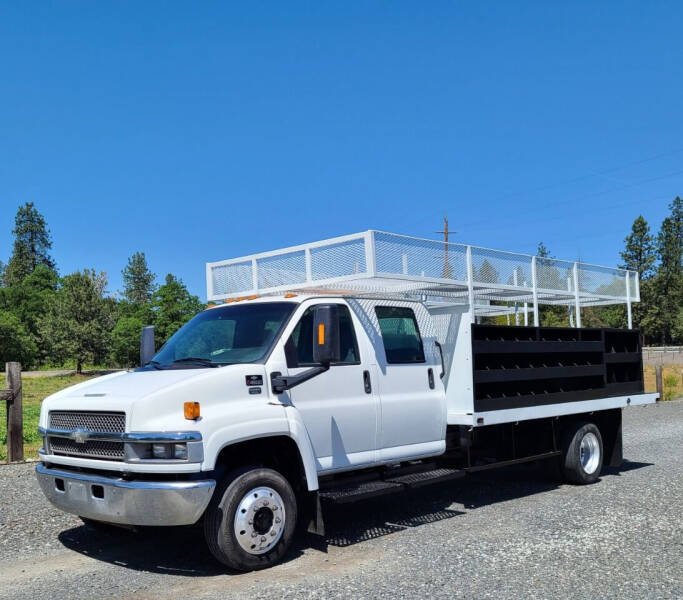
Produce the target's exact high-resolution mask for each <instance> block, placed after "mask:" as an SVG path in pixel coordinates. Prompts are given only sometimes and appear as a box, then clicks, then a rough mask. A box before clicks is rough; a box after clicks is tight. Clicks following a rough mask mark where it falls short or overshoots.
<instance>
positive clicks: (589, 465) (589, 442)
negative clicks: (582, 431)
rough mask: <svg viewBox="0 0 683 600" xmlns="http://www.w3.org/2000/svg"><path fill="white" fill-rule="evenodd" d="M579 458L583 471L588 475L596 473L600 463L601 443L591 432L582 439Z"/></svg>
mask: <svg viewBox="0 0 683 600" xmlns="http://www.w3.org/2000/svg"><path fill="white" fill-rule="evenodd" d="M579 456H580V459H581V467H582V468H583V470H584V471H585V472H586V473H587V474H588V475H592V474H593V473H595V471H596V469H597V468H598V464H599V463H600V443H599V442H598V438H597V437H596V435H595V434H594V433H592V432H590V431H589V432H588V433H587V434H586V435H584V436H583V438H582V439H581V446H580V447H579Z"/></svg>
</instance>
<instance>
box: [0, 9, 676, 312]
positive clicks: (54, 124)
mask: <svg viewBox="0 0 683 600" xmlns="http://www.w3.org/2000/svg"><path fill="white" fill-rule="evenodd" d="M682 31H683V4H681V3H680V2H656V3H644V2H612V3H610V2H601V3H595V2H573V3H548V2H519V3H513V2H480V3H475V2H470V3H464V2H444V3H440V2H429V3H418V2H363V3H342V2H332V3H310V2H307V3H297V2H286V3H263V2H253V3H239V4H238V3H228V2H216V3H213V2H201V3H190V2H185V3H178V2H159V3H155V2H130V3H127V2H109V3H104V2H97V3H95V2H40V3H21V2H7V1H4V0H3V1H1V2H0V258H1V259H2V260H5V261H6V260H7V257H8V256H9V253H10V250H11V236H10V230H11V228H12V224H13V218H14V213H15V211H16V209H17V207H18V206H19V205H20V204H23V203H24V202H34V203H35V204H36V205H37V207H38V208H39V210H40V211H41V212H42V213H43V214H44V215H45V217H46V218H47V221H48V223H49V226H50V229H51V231H52V235H53V239H54V247H53V255H54V257H55V259H56V260H57V262H58V266H59V269H60V272H61V273H62V274H66V273H69V272H72V271H74V270H76V269H79V268H83V267H94V268H96V269H97V270H104V271H106V272H107V273H108V275H109V278H110V286H109V288H110V291H112V292H113V291H116V290H119V289H120V288H121V276H120V271H121V269H122V268H123V266H124V265H125V262H126V258H127V256H129V255H130V254H131V253H133V252H134V251H136V250H142V251H144V252H145V253H146V254H147V256H148V260H149V263H150V266H151V268H152V269H153V270H154V271H155V272H156V273H157V274H158V275H159V276H160V277H163V275H164V274H165V273H167V272H173V273H174V274H176V275H178V276H179V277H181V278H182V279H183V280H184V281H185V282H186V283H187V284H188V286H189V288H190V290H191V291H192V292H194V293H196V294H198V295H200V296H201V297H202V298H203V297H204V296H205V283H204V263H205V262H206V261H210V260H219V259H224V258H231V257H235V256H240V255H244V254H249V253H253V252H259V251H264V250H269V249H274V248H278V247H281V246H285V245H292V244H297V243H302V242H306V241H312V240H316V239H320V238H323V237H330V236H333V235H341V234H345V233H351V232H355V231H361V230H364V229H368V228H376V229H383V230H386V231H395V232H399V233H406V234H414V235H418V236H423V237H438V235H437V234H435V233H434V232H435V231H436V230H438V229H441V219H442V215H443V213H444V211H447V212H448V216H449V220H450V226H451V228H453V229H455V230H457V232H458V233H457V235H456V236H454V238H453V240H454V241H460V242H465V243H472V244H476V245H482V246H489V247H494V248H501V249H506V250H516V251H521V252H533V251H534V249H535V247H536V245H537V243H538V242H539V241H540V240H543V241H544V242H545V244H546V245H547V246H548V247H549V248H550V249H551V251H552V252H553V254H555V255H556V256H558V257H560V258H569V259H573V258H577V257H578V258H581V259H583V260H586V261H589V262H594V263H600V264H607V265H613V264H616V263H618V261H619V256H618V252H619V250H620V249H621V248H622V245H623V238H624V236H625V235H626V234H627V233H628V230H629V228H630V225H631V223H632V221H633V219H634V218H635V217H636V216H637V215H638V214H640V213H642V214H643V215H644V216H645V218H646V219H648V221H649V222H650V224H651V225H652V226H653V228H654V229H657V228H658V227H659V224H660V223H661V220H662V219H663V218H664V217H665V216H666V213H667V204H668V203H669V202H670V201H671V200H672V199H673V198H674V197H675V196H676V195H677V194H678V195H680V194H683V112H682V108H681V107H682V106H683V104H682V98H683V35H682V34H681V32H682Z"/></svg>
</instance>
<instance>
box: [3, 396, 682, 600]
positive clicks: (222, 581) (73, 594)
mask: <svg viewBox="0 0 683 600" xmlns="http://www.w3.org/2000/svg"><path fill="white" fill-rule="evenodd" d="M624 421H625V422H624V454H625V457H626V459H627V460H626V461H625V463H624V465H623V467H622V468H621V469H612V470H608V471H607V472H606V473H604V474H603V477H602V478H601V480H600V482H599V483H597V484H595V485H592V486H587V487H573V486H568V485H559V486H558V485H556V484H553V483H552V482H550V481H548V480H547V479H544V478H543V477H542V476H541V475H540V474H539V473H538V472H537V471H536V470H534V469H533V468H531V467H518V468H515V469H507V470H506V469H501V470H500V471H490V472H488V473H486V474H483V473H480V474H477V475H475V476H470V477H466V478H464V479H462V480H458V481H456V482H454V483H450V484H448V485H440V486H434V487H432V488H428V489H426V490H422V491H421V493H419V494H417V493H413V494H411V495H404V496H395V497H390V498H388V499H387V498H385V499H382V500H374V501H368V502H364V503H358V504H355V505H351V506H347V507H344V508H343V509H337V510H335V511H334V512H333V513H331V514H329V515H328V516H327V519H326V524H327V527H328V529H329V534H328V536H327V538H326V539H325V540H321V539H320V538H316V537H314V536H308V537H305V538H304V539H302V540H301V542H300V543H299V544H298V546H297V547H296V548H295V549H294V550H293V551H292V553H291V555H290V557H289V559H288V560H287V561H286V562H285V563H284V564H282V565H279V566H277V567H275V568H273V569H270V570H267V571H261V572H258V573H248V574H229V573H228V574H226V573H225V572H224V571H223V570H222V568H221V567H220V565H218V564H217V563H216V562H215V561H214V560H213V559H212V558H211V556H210V555H209V554H208V552H207V550H206V549H205V548H204V544H203V539H202V536H201V532H200V531H198V530H196V529H193V528H185V529H155V530H148V531H145V532H144V533H141V534H135V533H132V532H127V531H122V530H115V531H112V532H106V533H96V532H93V531H92V530H90V529H87V528H85V527H84V526H82V525H81V523H80V521H79V520H78V519H77V518H74V517H71V516H69V515H65V514H63V513H61V512H59V511H58V510H56V509H53V508H52V507H51V506H50V505H49V504H48V503H47V501H45V500H44V499H43V496H42V494H41V492H40V490H39V488H38V485H37V483H36V482H35V479H34V476H33V465H30V464H28V465H9V466H0V597H1V598H7V599H10V598H13V599H19V598H31V600H34V599H35V598H36V597H45V598H51V599H60V598H70V599H71V598H73V599H77V598H94V597H97V598H103V597H111V596H116V597H117V598H119V599H121V598H128V597H134V598H157V597H159V596H160V595H162V594H163V595H164V596H166V597H170V598H186V597H193V598H243V597H247V596H248V597H259V598H294V597H296V598H349V597H353V598H357V597H372V598H377V597H388V598H389V597H390V598H404V597H405V598H414V597H444V598H445V597H449V598H460V597H463V598H496V599H501V598H573V599H578V598H681V597H683V580H682V573H683V527H682V524H681V516H682V514H683V512H682V511H681V506H682V505H683V485H682V484H683V478H682V474H683V461H682V460H681V458H682V457H681V448H683V401H675V402H669V403H662V404H657V405H653V406H647V407H633V408H630V409H627V410H626V411H625V419H624Z"/></svg>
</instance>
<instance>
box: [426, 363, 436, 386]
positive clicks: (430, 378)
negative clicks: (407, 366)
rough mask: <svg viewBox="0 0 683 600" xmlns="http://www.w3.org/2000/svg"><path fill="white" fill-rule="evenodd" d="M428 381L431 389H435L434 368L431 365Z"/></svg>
mask: <svg viewBox="0 0 683 600" xmlns="http://www.w3.org/2000/svg"><path fill="white" fill-rule="evenodd" d="M427 381H428V382H429V389H430V390H433V389H434V369H432V368H431V367H430V368H429V369H427Z"/></svg>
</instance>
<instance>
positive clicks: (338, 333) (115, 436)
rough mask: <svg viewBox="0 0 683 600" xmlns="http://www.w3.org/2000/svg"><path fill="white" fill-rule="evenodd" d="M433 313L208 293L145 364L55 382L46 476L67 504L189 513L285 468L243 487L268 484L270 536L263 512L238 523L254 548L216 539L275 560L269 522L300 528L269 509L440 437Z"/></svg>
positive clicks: (290, 516)
mask: <svg viewBox="0 0 683 600" xmlns="http://www.w3.org/2000/svg"><path fill="white" fill-rule="evenodd" d="M321 315H322V316H321ZM322 319H326V320H322ZM420 323H422V326H421V325H420ZM430 324H431V320H430V317H429V314H428V313H427V311H426V309H425V308H424V306H423V305H422V304H420V303H417V302H396V301H392V300H358V299H350V298H345V297H315V296H310V295H299V296H295V295H292V294H289V295H288V297H284V296H282V297H268V298H251V299H245V300H242V301H239V302H232V303H229V304H224V305H220V306H216V307H213V308H209V309H207V310H205V311H203V312H202V313H200V314H198V315H197V316H195V317H194V318H193V319H192V320H191V321H190V322H189V323H187V324H186V325H185V326H184V327H182V328H181V329H180V330H179V331H178V332H177V333H176V334H175V335H174V336H173V337H172V338H171V339H170V340H169V341H168V342H167V343H166V344H165V345H164V347H163V348H162V349H161V350H160V351H159V352H158V353H157V354H156V355H155V356H154V357H153V358H152V359H151V360H150V361H149V362H148V363H147V364H146V365H144V366H142V367H140V368H138V369H135V370H130V371H126V372H120V373H115V374H112V375H107V376H104V377H101V378H98V379H95V380H93V381H89V382H85V383H82V384H80V385H77V386H74V387H72V388H68V389H66V390H63V391H62V392H58V393H57V394H54V395H53V396H51V397H49V398H47V399H46V400H45V401H44V403H43V406H42V410H41V418H40V432H41V435H42V436H43V440H44V443H43V447H42V448H41V450H40V460H41V464H40V465H39V466H38V479H39V481H40V483H41V486H42V488H43V491H44V492H45V494H46V496H47V497H48V499H50V500H51V501H52V502H53V503H54V504H55V505H57V506H58V507H60V508H62V509H64V510H66V511H68V512H72V513H74V514H78V515H79V516H81V517H83V518H84V519H87V520H90V521H97V522H106V523H117V524H125V525H137V526H144V525H189V524H193V523H196V522H197V521H198V520H199V519H200V518H201V517H202V516H203V515H205V513H207V512H208V513H212V512H213V513H217V514H218V513H221V514H222V509H219V507H218V503H217V502H216V500H217V499H220V498H223V497H224V496H225V490H222V486H224V485H225V482H226V481H230V482H231V483H232V484H234V474H235V473H236V472H241V471H245V469H246V471H245V472H244V473H242V475H241V477H242V478H244V476H245V475H247V474H250V473H252V474H253V473H256V474H258V473H261V474H263V473H265V474H266V475H269V476H270V477H271V478H273V477H274V478H275V479H274V480H273V481H271V480H268V479H266V480H265V481H261V480H259V479H258V478H257V479H256V480H255V481H254V483H252V484H251V485H252V487H251V488H250V489H248V490H244V493H243V494H242V496H243V497H253V495H254V493H256V494H257V495H259V494H267V495H268V496H267V498H265V499H264V500H261V497H260V496H259V498H258V503H257V508H253V510H251V513H253V514H256V513H257V512H258V513H259V515H261V519H262V520H263V519H264V518H265V524H270V527H268V531H267V534H268V536H270V537H266V539H265V541H264V540H263V539H262V538H264V537H265V536H264V535H261V534H258V531H260V530H257V529H254V525H253V519H252V523H251V525H250V524H249V523H246V524H244V527H243V528H242V529H240V530H239V531H247V533H245V534H240V533H239V531H238V532H237V533H236V535H237V536H240V535H241V536H245V535H248V536H249V542H250V543H249V544H248V548H247V549H248V551H249V552H246V553H245V552H244V551H243V554H246V556H241V555H240V554H239V552H237V553H235V552H232V551H230V552H228V551H225V550H220V549H219V548H218V547H216V548H214V550H215V551H214V554H217V555H218V557H219V558H220V559H221V560H223V562H226V563H228V564H230V565H231V566H236V567H237V568H254V567H255V566H258V565H261V564H264V562H265V564H269V563H270V560H272V558H271V557H270V556H268V557H265V556H264V555H267V554H269V553H270V554H272V550H273V548H274V547H277V543H276V540H275V539H274V538H275V536H271V534H272V533H273V532H276V535H277V538H278V540H279V539H280V538H281V537H282V535H287V537H291V532H288V531H286V528H285V526H282V527H280V528H277V527H276V526H277V525H278V523H277V522H276V521H275V518H276V517H272V515H273V514H279V515H282V514H286V515H287V517H286V518H285V519H284V520H283V521H281V522H284V523H286V524H289V523H291V524H292V527H293V524H294V523H295V520H296V512H297V509H296V508H295V507H296V500H295V498H296V496H297V495H298V496H299V497H300V499H301V500H300V502H302V501H303V502H305V501H306V499H307V497H308V496H309V494H310V493H312V492H316V491H317V490H318V489H319V481H320V478H325V477H326V476H330V475H333V474H338V473H344V472H348V471H355V470H361V469H368V470H371V469H373V468H376V467H379V466H381V465H393V464H399V463H403V462H406V461H412V460H421V459H425V458H427V457H431V456H437V455H440V454H442V453H443V452H444V450H445V438H446V435H445V434H446V399H445V390H444V386H443V383H442V381H441V378H440V377H439V376H438V373H439V372H440V371H441V368H442V367H441V362H440V355H439V353H438V350H437V347H436V345H435V343H434V342H435V338H434V332H433V331H431V330H430V327H429V326H430ZM321 349H322V350H325V351H327V352H328V354H327V355H326V356H325V357H322V358H321V355H320V354H321ZM408 423H409V424H410V426H408V427H406V424H408ZM253 490H256V491H255V492H254V491H253ZM263 490H266V491H263ZM270 494H272V495H270ZM232 496H234V494H231V497H232ZM268 498H271V499H270V500H268ZM273 498H275V500H273ZM212 501H213V505H212ZM262 502H270V504H269V506H271V508H277V509H278V510H279V511H280V512H279V513H277V511H275V513H273V511H272V510H270V509H264V510H262V509H263V507H262V506H261V503H262ZM243 508H244V507H243ZM243 508H242V509H243ZM242 509H241V510H242ZM259 511H261V512H259ZM248 512H249V511H248ZM266 513H268V514H269V515H270V516H267V518H266V517H263V515H264V514H266ZM240 514H242V513H240ZM244 514H246V513H244ZM271 517H272V522H270V521H271ZM216 519H217V517H214V521H215V520H216ZM205 520H206V522H207V523H209V522H212V521H211V520H210V519H207V518H206V517H205ZM222 526H223V523H221V524H220V525H217V524H214V529H215V528H220V527H222ZM240 527H242V524H241V525H240ZM263 527H265V525H263V526H262V527H261V529H263ZM233 533H234V532H233ZM254 533H257V536H256V537H253V534H254ZM261 533H263V532H261ZM207 535H211V536H213V537H214V538H216V537H217V535H218V534H217V533H216V531H212V532H210V533H208V534H207ZM256 539H258V541H259V543H258V544H254V546H255V547H254V548H251V546H252V544H251V541H253V540H256ZM239 541H240V540H239V539H238V543H237V545H236V548H238V549H241V550H243V549H242V547H241V546H240V545H239ZM209 545H210V547H211V543H210V544H209ZM254 550H256V551H257V552H258V553H253V552H254ZM231 552H232V553H231ZM235 554H237V556H238V558H237V559H235V558H234V555H235ZM231 557H232V558H231ZM264 558H265V560H264ZM245 559H246V560H245Z"/></svg>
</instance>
